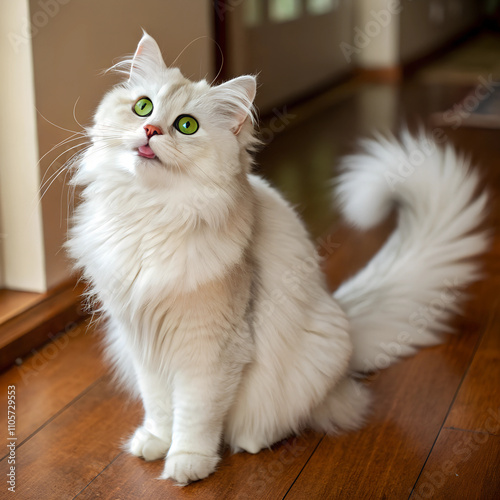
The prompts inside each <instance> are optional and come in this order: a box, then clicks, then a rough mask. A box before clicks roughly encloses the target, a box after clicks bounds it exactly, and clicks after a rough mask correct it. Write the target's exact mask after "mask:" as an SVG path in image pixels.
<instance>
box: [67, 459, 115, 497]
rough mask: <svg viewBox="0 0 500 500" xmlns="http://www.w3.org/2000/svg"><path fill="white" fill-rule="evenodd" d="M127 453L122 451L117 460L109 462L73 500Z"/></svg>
mask: <svg viewBox="0 0 500 500" xmlns="http://www.w3.org/2000/svg"><path fill="white" fill-rule="evenodd" d="M124 453H125V452H124V451H120V453H118V455H116V457H115V458H113V460H111V462H109V464H108V465H106V467H104V468H103V469H102V470H101V472H99V474H97V475H96V476H95V477H94V478H93V479H92V480H91V481H89V482H88V483H87V484H86V485H85V487H83V488H82V489H81V490H80V491H79V492H78V493H77V494H76V495H75V496H74V497H73V499H72V500H75V498H77V497H79V496H80V495H81V494H82V493H83V492H84V491H85V490H86V489H87V488H88V487H89V486H90V485H91V484H92V483H93V482H94V481H95V480H96V479H97V478H98V477H99V476H100V475H101V474H103V473H104V472H106V470H107V469H108V468H109V467H111V466H112V465H113V464H114V463H115V462H116V460H118V459H119V458H120V457H121V456H122V455H123V454H124Z"/></svg>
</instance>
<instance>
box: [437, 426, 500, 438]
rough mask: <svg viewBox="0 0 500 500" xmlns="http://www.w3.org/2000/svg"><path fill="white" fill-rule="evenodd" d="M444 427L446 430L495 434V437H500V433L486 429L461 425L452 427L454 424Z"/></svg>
mask: <svg viewBox="0 0 500 500" xmlns="http://www.w3.org/2000/svg"><path fill="white" fill-rule="evenodd" d="M443 429H445V430H449V431H458V432H470V433H472V434H484V433H486V434H488V436H495V437H500V436H499V435H498V434H494V433H493V432H489V431H488V430H486V429H480V430H478V429H461V428H460V427H452V426H449V427H443Z"/></svg>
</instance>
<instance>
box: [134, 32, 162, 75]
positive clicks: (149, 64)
mask: <svg viewBox="0 0 500 500" xmlns="http://www.w3.org/2000/svg"><path fill="white" fill-rule="evenodd" d="M163 68H165V63H164V62H163V57H162V55H161V50H160V47H159V46H158V44H157V43H156V40H155V39H154V38H153V37H152V36H151V35H149V34H148V33H147V32H146V31H145V30H144V29H143V30H142V38H141V39H140V41H139V44H138V45H137V49H136V51H135V54H134V58H133V60H132V66H131V68H130V76H129V81H130V80H132V79H133V78H134V77H135V76H141V75H142V76H146V75H148V74H152V73H156V72H157V71H158V70H162V69H163Z"/></svg>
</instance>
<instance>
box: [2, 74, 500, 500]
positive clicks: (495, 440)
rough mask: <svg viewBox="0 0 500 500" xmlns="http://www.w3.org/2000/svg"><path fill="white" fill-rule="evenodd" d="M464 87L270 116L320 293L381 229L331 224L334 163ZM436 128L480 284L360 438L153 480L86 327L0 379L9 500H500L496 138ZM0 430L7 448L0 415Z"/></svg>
mask: <svg viewBox="0 0 500 500" xmlns="http://www.w3.org/2000/svg"><path fill="white" fill-rule="evenodd" d="M466 90H467V89H463V88H462V89H460V88H454V87H449V86H442V87H440V86H439V85H432V86H428V85H424V84H421V83H419V82H418V81H413V82H410V83H407V84H405V85H404V86H402V87H398V86H391V85H367V86H363V87H361V88H358V89H356V90H354V91H353V92H351V93H349V92H348V93H347V94H346V95H344V96H343V99H342V100H340V101H339V102H335V99H332V100H330V101H328V102H325V104H324V106H323V107H319V108H318V106H316V108H315V111H314V112H312V113H311V112H307V111H304V110H302V111H300V112H297V111H293V112H292V111H291V110H281V111H282V112H283V113H285V114H286V113H288V118H287V120H288V122H289V129H288V130H287V131H286V132H283V133H281V134H279V135H274V133H273V132H272V130H271V131H270V132H269V133H268V141H267V142H269V144H268V147H267V149H266V150H265V151H264V152H263V153H262V154H260V155H259V160H260V162H261V165H262V171H263V173H264V175H266V176H267V177H269V178H271V179H272V180H273V181H274V183H275V184H276V185H278V186H279V187H280V188H281V189H282V191H283V192H284V193H285V194H286V196H287V197H288V198H289V199H291V200H292V201H293V202H294V203H295V204H296V206H297V208H298V210H299V211H300V212H301V213H302V215H303V216H304V219H305V220H306V223H307V224H308V225H309V227H310V229H311V232H312V234H313V237H314V238H315V239H316V241H317V243H318V246H319V247H320V248H321V249H322V250H321V251H322V253H323V254H324V255H325V272H326V273H327V276H328V280H329V283H330V286H331V288H332V289H334V288H335V287H336V286H338V283H339V282H341V281H342V280H344V279H345V278H346V277H348V276H349V275H350V274H352V273H353V272H355V270H356V269H357V268H359V267H360V266H361V265H363V263H364V262H365V261H366V260H367V259H369V258H370V256H371V255H372V254H373V253H374V252H375V251H376V249H377V248H378V247H379V246H380V245H381V244H382V242H383V240H384V238H385V237H386V236H387V233H388V231H390V227H391V221H389V222H388V223H387V224H385V225H384V226H383V227H380V228H378V229H377V230H374V231H371V232H370V233H369V234H361V233H358V232H355V231H353V230H351V229H349V228H347V227H344V226H343V225H342V224H341V223H340V222H339V221H338V220H337V214H336V212H335V210H334V209H333V208H332V206H333V205H332V202H331V199H330V190H329V187H328V186H329V180H330V179H331V177H332V176H334V175H335V170H334V166H335V163H336V161H337V158H338V156H339V155H340V154H343V153H345V152H348V151H349V150H350V149H352V147H353V146H354V145H355V141H356V138H357V137H359V136H360V135H362V134H367V133H370V132H371V131H372V130H373V128H374V127H376V126H377V125H379V126H380V127H381V128H388V129H396V128H397V127H398V123H399V122H400V120H401V119H404V120H405V121H406V122H408V123H409V124H410V126H413V125H415V124H417V123H418V122H424V123H425V121H426V118H427V116H429V115H430V114H431V113H432V112H435V111H442V110H444V109H447V108H448V107H450V106H452V105H453V104H454V103H456V102H459V101H460V99H461V98H462V97H463V95H465V92H466ZM282 119H284V118H282ZM445 132H446V135H447V137H448V140H449V141H452V142H453V143H455V144H457V145H458V146H459V147H460V148H461V149H462V150H464V151H466V152H468V153H470V154H471V155H472V157H473V158H474V160H475V161H477V163H478V164H479V165H480V168H481V169H482V172H484V179H485V185H486V186H487V187H488V188H489V189H490V190H491V192H492V200H491V217H490V224H491V225H492V227H493V234H494V239H493V247H492V251H491V252H490V254H488V255H487V256H485V257H484V264H485V269H486V271H487V274H486V276H485V278H484V280H483V281H482V282H480V283H477V284H476V285H474V286H473V287H472V288H471V290H470V291H469V292H470V295H471V299H470V301H469V302H468V304H467V306H466V308H465V314H464V316H463V317H460V318H457V319H456V321H455V323H454V324H455V327H456V330H457V332H458V333H457V334H456V335H453V336H451V337H450V338H449V340H448V341H447V342H446V343H445V344H444V345H442V346H439V347H434V348H430V349H426V350H423V351H422V352H420V353H419V354H418V355H416V356H415V357H413V358H411V359H408V360H405V361H404V362H401V363H400V364H398V365H396V366H393V367H391V368H389V369H386V370H384V371H382V372H380V373H378V374H376V375H375V376H372V377H371V380H370V382H369V383H370V386H371V387H372V390H373V393H374V406H373V415H372V417H371V419H370V421H369V423H368V425H367V426H366V428H364V429H363V430H361V431H359V432H356V433H352V434H349V435H345V436H341V437H329V436H324V435H323V434H317V433H313V432H306V433H304V434H303V435H301V436H298V437H290V438H289V439H288V440H286V441H284V442H282V443H279V444H277V445H276V446H274V447H273V449H271V450H268V451H263V452H261V453H259V454H257V455H248V454H245V453H243V454H239V455H233V456H230V455H229V454H227V453H226V454H225V456H224V458H223V460H222V462H221V465H220V467H219V470H218V471H217V472H216V474H215V475H213V476H211V477H210V478H208V479H206V480H204V481H202V482H199V483H195V484H192V485H190V486H188V487H186V488H184V489H181V488H178V487H175V486H174V485H172V484H171V483H170V482H166V481H159V480H157V477H158V476H159V474H160V472H161V470H162V466H163V464H162V462H161V461H159V462H153V463H146V462H144V461H142V460H140V459H138V458H135V457H131V456H129V455H128V454H127V453H125V452H124V451H123V450H122V448H121V445H122V443H123V441H124V440H125V439H126V438H127V437H128V436H129V435H130V434H131V433H132V432H133V430H134V429H135V427H136V426H137V425H138V424H139V422H140V421H141V417H142V410H141V407H140V405H139V404H137V403H131V402H127V400H126V398H125V397H124V396H123V395H121V394H119V393H118V392H116V391H115V389H114V388H113V386H112V385H111V383H110V378H109V375H108V370H107V368H106V366H105V365H104V364H103V362H102V361H101V358H100V352H99V347H98V345H99V337H100V331H99V327H94V326H89V325H88V324H87V323H84V324H81V325H80V326H79V327H77V328H76V329H75V330H72V331H71V332H69V333H67V334H66V335H64V336H63V337H60V338H59V339H57V340H56V341H55V342H53V343H51V344H48V345H46V346H45V347H44V348H42V349H40V350H39V351H38V352H37V353H36V354H34V355H33V356H31V357H29V358H27V359H25V360H24V362H23V363H22V365H20V366H15V367H13V368H12V369H10V370H9V371H7V372H5V373H4V374H3V375H1V376H0V380H1V385H0V387H1V391H2V401H3V403H2V405H6V395H7V390H8V387H9V386H15V395H16V426H15V437H17V441H16V443H17V447H16V450H15V468H16V469H15V470H16V493H17V498H22V499H51V500H52V499H58V500H59V499H66V498H68V499H71V498H78V499H95V498H103V499H122V500H124V499H142V498H147V499H151V500H156V499H160V498H182V499H183V498H186V499H188V498H196V499H217V500H220V499H232V498H236V499H246V498H248V499H282V498H286V499H287V500H292V499H297V500H299V499H300V500H303V499H309V500H312V499H337V498H340V499H356V500H357V499H381V498H388V499H410V498H411V499H420V498H435V499H498V498H500V385H499V382H500V312H499V309H498V302H499V300H500V295H499V291H500V272H499V264H498V263H499V262H500V218H499V214H500V210H499V202H498V201H497V200H498V197H499V196H500V132H499V131H485V130H478V129H466V128H462V127H458V128H457V129H456V130H452V129H451V128H450V129H446V130H445ZM0 429H1V433H2V434H1V435H2V436H5V437H7V411H6V406H3V410H2V411H1V412H0ZM3 442H4V443H6V442H7V440H6V439H5V438H4V440H3ZM4 446H5V445H4ZM8 453H9V450H8V449H7V448H6V447H4V451H3V453H2V457H3V459H2V460H1V462H0V473H1V476H2V477H3V478H4V480H3V483H2V485H0V498H10V496H9V495H11V493H10V492H9V491H8V490H7V487H8V486H9V485H8V484H7V483H6V481H5V478H6V474H7V473H8V472H9V467H10V465H9V464H8V458H9V455H8ZM15 497H16V495H13V496H12V498H15Z"/></svg>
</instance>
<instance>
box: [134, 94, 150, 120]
mask: <svg viewBox="0 0 500 500" xmlns="http://www.w3.org/2000/svg"><path fill="white" fill-rule="evenodd" d="M152 112H153V103H152V102H151V99H149V97H141V98H140V99H139V100H138V101H137V102H136V103H135V104H134V113H135V114H136V115H138V116H143V117H144V116H149V115H150V114H151V113H152Z"/></svg>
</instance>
